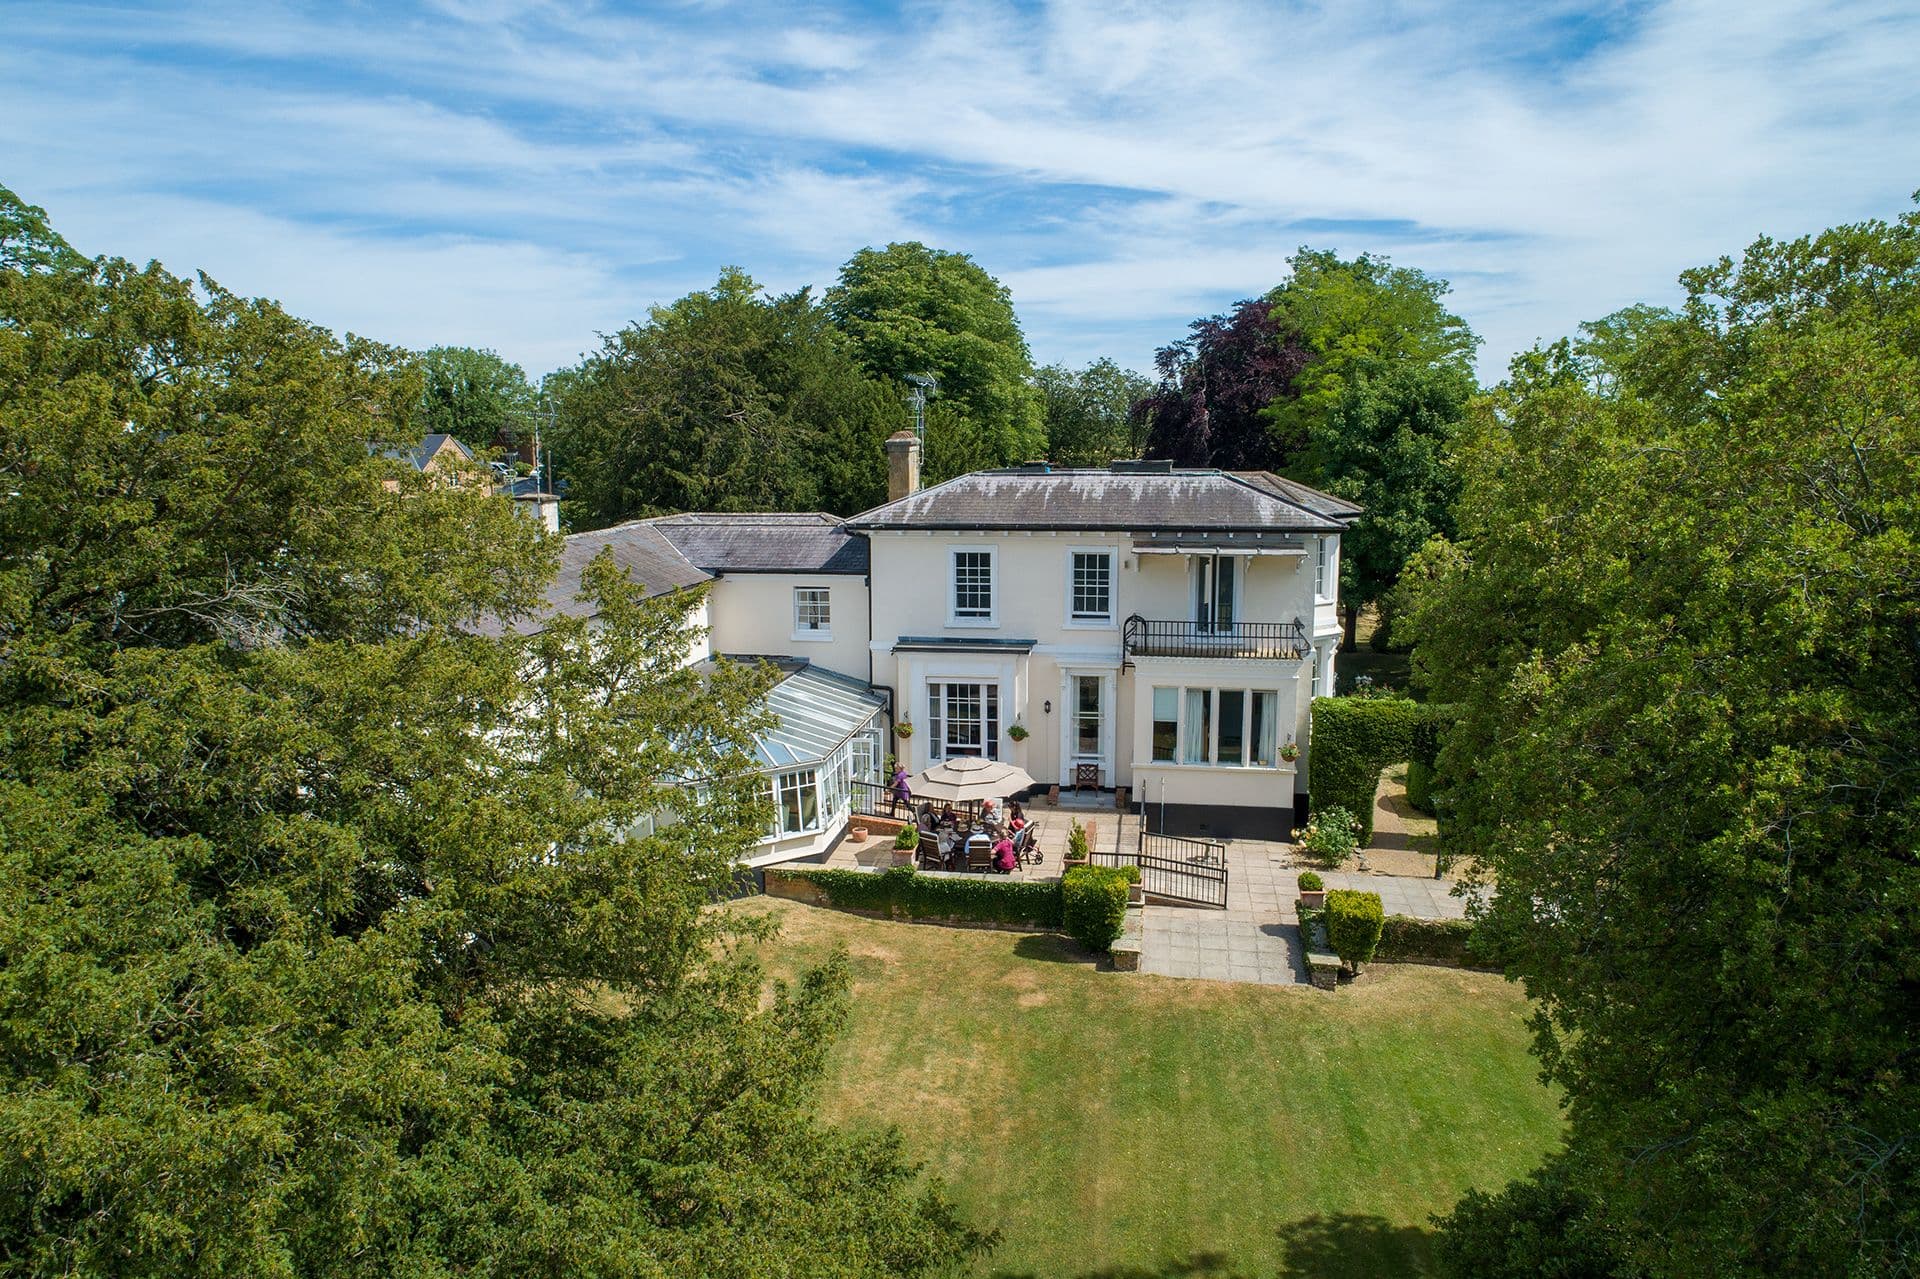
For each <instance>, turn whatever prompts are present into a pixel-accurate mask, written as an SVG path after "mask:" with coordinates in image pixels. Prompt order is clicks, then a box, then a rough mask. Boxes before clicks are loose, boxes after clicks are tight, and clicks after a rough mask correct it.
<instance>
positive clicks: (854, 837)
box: [847, 826, 867, 844]
mask: <svg viewBox="0 0 1920 1279" xmlns="http://www.w3.org/2000/svg"><path fill="white" fill-rule="evenodd" d="M847 842H848V843H852V844H864V843H866V842H867V828H866V827H865V826H855V827H853V828H852V829H851V830H849V831H848V832H847Z"/></svg>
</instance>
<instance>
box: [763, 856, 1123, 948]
mask: <svg viewBox="0 0 1920 1279" xmlns="http://www.w3.org/2000/svg"><path fill="white" fill-rule="evenodd" d="M785 873H786V874H789V875H792V876H794V877H795V878H798V879H805V880H807V881H808V882H809V883H812V884H814V885H816V886H817V887H818V888H819V889H820V891H821V892H823V893H825V894H826V896H827V900H828V901H829V902H831V903H832V904H833V905H835V906H838V907H841V908H842V909H844V910H871V911H879V912H881V913H882V914H887V915H893V916H897V917H902V918H906V919H971V920H976V921H978V922H980V923H993V924H1035V925H1038V926H1039V927H1042V928H1058V927H1060V925H1061V911H1060V901H1061V890H1060V885H1059V884H1054V883H1029V882H1027V881H1025V880H1019V879H998V878H996V879H959V878H948V877H947V876H944V875H922V874H920V873H918V872H917V871H915V870H914V869H913V867H911V866H896V867H894V868H893V869H892V870H884V871H881V872H879V873H878V874H875V873H872V872H870V871H859V870H798V869H795V870H786V871H785ZM1120 898H1121V908H1122V910H1124V909H1125V907H1126V887H1125V885H1124V882H1123V884H1122V887H1121V889H1120ZM1117 935H1118V934H1116V936H1117Z"/></svg>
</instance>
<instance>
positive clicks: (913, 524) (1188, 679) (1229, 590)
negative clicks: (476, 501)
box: [528, 432, 1359, 865]
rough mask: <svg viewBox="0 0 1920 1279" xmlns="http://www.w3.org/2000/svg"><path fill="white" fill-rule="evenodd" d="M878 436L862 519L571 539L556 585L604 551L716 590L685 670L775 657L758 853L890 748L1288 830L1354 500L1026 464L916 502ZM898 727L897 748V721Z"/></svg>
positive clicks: (1217, 820) (1298, 799) (1227, 822)
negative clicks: (766, 816)
mask: <svg viewBox="0 0 1920 1279" xmlns="http://www.w3.org/2000/svg"><path fill="white" fill-rule="evenodd" d="M887 447H888V452H889V472H890V480H889V489H890V491H891V493H892V500H890V501H888V502H887V503H886V504H885V505H884V506H880V507H877V508H875V509H874V510H871V511H868V512H866V513H865V514H863V515H860V516H857V517H855V518H853V519H851V520H845V521H842V520H839V519H837V518H835V517H833V516H830V515H822V514H764V515H733V514H695V513H689V514H684V515H671V516H664V517H661V518H658V519H652V520H636V521H632V522H630V523H627V524H621V525H617V526H615V527H613V528H609V529H601V530H597V531H595V532H591V533H578V534H573V535H571V536H569V537H568V538H567V546H566V550H565V552H564V553H563V556H562V569H561V573H560V576H559V578H558V579H557V580H556V581H555V582H554V584H553V586H552V588H551V589H550V591H549V595H548V605H549V608H550V609H552V610H555V611H571V610H574V609H577V608H579V607H580V606H579V605H578V604H577V602H575V601H574V599H573V596H574V595H575V594H576V593H577V591H578V589H579V578H580V573H581V571H582V570H583V569H584V568H585V566H586V564H587V563H588V562H589V561H591V559H592V558H593V556H594V555H595V554H596V553H598V552H599V551H600V550H601V549H602V548H603V547H610V548H612V550H613V553H614V556H615V558H616V560H617V561H618V562H619V563H621V564H622V565H623V566H624V567H626V568H627V569H628V571H629V573H630V575H631V576H632V577H633V578H634V579H635V580H637V581H640V582H642V583H644V584H646V585H647V586H648V587H649V588H650V589H653V590H655V591H661V592H664V591H673V590H680V589H685V588H687V587H689V586H693V585H695V584H698V583H710V584H711V585H710V588H709V592H708V597H707V601H706V604H705V606H704V611H703V615H702V616H701V617H700V618H699V619H698V620H699V621H700V623H701V624H703V625H704V626H705V627H706V628H707V631H708V633H707V635H706V637H705V639H704V641H702V642H698V643H694V644H691V645H690V647H689V651H688V661H690V662H700V661H706V660H710V659H711V658H712V657H714V656H717V655H724V656H728V657H734V658H764V659H767V660H770V661H773V662H775V664H776V665H778V666H779V667H780V669H781V671H782V679H781V681H780V683H779V684H778V685H777V686H776V687H775V689H774V691H773V692H772V694H770V697H769V705H770V708H771V709H773V710H774V711H775V713H776V715H777V716H778V717H779V720H780V726H779V727H778V728H777V729H776V730H774V731H773V732H772V733H769V734H768V735H766V737H765V738H764V739H763V740H761V741H760V742H759V743H758V748H759V754H760V756H761V763H762V766H763V770H764V773H765V776H766V778H767V783H766V784H767V788H768V792H769V794H770V796H771V797H772V799H773V802H774V809H775V814H776V815H775V818H774V821H773V825H772V828H771V829H770V830H769V832H768V836H767V839H766V840H765V841H764V842H763V843H762V845H761V848H760V850H759V852H757V853H756V855H755V856H754V857H753V858H752V859H751V861H752V863H753V864H756V865H758V864H765V863H770V862H776V861H785V860H791V859H797V858H802V857H810V856H814V855H817V854H819V853H821V852H823V851H825V849H826V848H827V847H829V846H830V845H831V844H832V842H833V841H834V840H836V839H837V838H838V837H839V835H840V834H841V832H842V831H843V830H844V829H845V826H846V823H847V819H848V816H849V814H850V812H851V810H852V801H853V797H854V791H855V789H856V787H855V783H865V784H868V785H872V784H875V783H879V782H881V781H883V780H884V771H885V766H886V760H887V757H888V755H889V753H897V754H898V756H899V758H900V762H902V763H904V764H905V765H906V766H907V767H908V769H909V770H912V771H918V770H919V769H921V768H924V767H926V766H927V765H929V764H931V763H934V762H936V761H938V760H941V759H948V758H952V757H955V756H961V755H980V756H986V757H988V758H994V759H1005V760H1010V761H1012V762H1013V763H1016V764H1018V765H1020V766H1021V767H1022V768H1024V769H1026V770H1027V772H1028V773H1030V774H1031V775H1032V776H1033V777H1034V778H1036V779H1037V780H1039V781H1040V782H1041V783H1042V784H1043V785H1051V784H1058V785H1059V786H1060V787H1062V788H1063V789H1068V788H1075V787H1078V788H1081V789H1082V790H1085V789H1087V788H1092V789H1096V790H1101V791H1108V792H1111V791H1114V790H1115V789H1116V788H1122V787H1124V788H1127V790H1128V791H1129V793H1130V802H1131V803H1132V804H1133V805H1136V806H1138V807H1140V808H1141V810H1142V811H1143V812H1144V813H1145V815H1146V819H1147V824H1148V826H1149V828H1151V829H1154V830H1161V831H1165V832H1167V833H1170V834H1204V835H1210V836H1213V837H1217V838H1231V837H1236V836H1239V837H1263V838H1284V837H1285V836H1286V835H1287V834H1288V833H1289V831H1290V830H1291V829H1292V827H1293V825H1294V823H1295V820H1296V818H1297V816H1299V815H1300V814H1302V813H1303V812H1304V811H1305V808H1306V805H1307V791H1308V786H1307V777H1308V768H1309V760H1310V758H1311V743H1310V742H1309V740H1308V736H1309V732H1310V728H1311V724H1310V719H1309V716H1308V705H1309V703H1310V701H1311V699H1312V698H1313V697H1314V696H1315V694H1316V693H1318V692H1321V691H1327V690H1330V689H1331V688H1332V685H1333V663H1334V652H1335V649H1336V647H1337V646H1338V643H1339V639H1340V625H1339V619H1338V611H1337V603H1338V583H1339V557H1340V535H1341V533H1342V532H1343V531H1344V530H1345V529H1346V527H1347V526H1348V525H1349V524H1351V523H1352V522H1353V520H1354V519H1355V518H1356V517H1357V516H1358V515H1359V508H1358V507H1356V506H1354V505H1353V504H1351V503H1349V502H1345V501H1342V500H1341V499H1338V498H1335V497H1331V496H1329V495H1327V494H1325V493H1320V492H1317V491H1316V490H1313V489H1310V488H1307V487H1305V486H1303V485H1299V484H1295V483H1293V482H1291V481H1289V480H1285V479H1282V478H1280V477H1278V476H1274V475H1271V474H1268V473H1266V472H1263V471H1254V472H1245V471H1221V470H1215V469H1210V468H1181V467H1175V466H1173V465H1171V464H1170V463H1165V462H1115V463H1113V464H1112V465H1111V466H1108V467H1101V468H1058V467H1053V466H1050V465H1047V464H1044V463H1036V464H1030V465H1027V466H1021V467H1014V468H1010V469H1006V470H996V471H981V472H976V473H974V474H970V475H964V476H961V477H959V478H957V479H953V480H948V481H946V482H945V483H943V484H938V485H934V486H933V487H931V488H927V489H924V490H922V489H920V488H919V486H918V474H919V443H918V441H917V440H916V439H915V438H914V436H913V435H912V433H911V432H902V433H900V434H899V435H896V436H895V437H893V438H892V439H891V440H889V441H888V445H887ZM538 624H539V623H538V622H537V621H536V622H533V623H529V624H528V625H533V626H537V625H538ZM902 724H910V725H912V730H911V733H910V735H908V736H895V735H894V734H893V733H891V732H890V731H889V730H890V729H891V728H892V727H893V726H895V725H902Z"/></svg>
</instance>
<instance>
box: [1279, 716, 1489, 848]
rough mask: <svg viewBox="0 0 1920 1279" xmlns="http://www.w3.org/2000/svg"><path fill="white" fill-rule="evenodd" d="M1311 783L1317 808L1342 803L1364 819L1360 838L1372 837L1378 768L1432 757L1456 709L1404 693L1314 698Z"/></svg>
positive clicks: (1365, 839)
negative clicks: (1384, 695) (1410, 699)
mask: <svg viewBox="0 0 1920 1279" xmlns="http://www.w3.org/2000/svg"><path fill="white" fill-rule="evenodd" d="M1312 716H1313V737H1312V739H1311V740H1312V750H1313V756H1312V759H1311V761H1310V762H1309V764H1308V782H1309V785H1310V787H1311V793H1312V796H1313V807H1314V811H1316V812H1319V811H1323V810H1324V809H1326V808H1328V807H1334V806H1338V807H1340V808H1344V809H1346V810H1347V811H1348V812H1350V813H1354V814H1357V815H1358V816H1359V818H1360V842H1361V844H1362V845H1365V844H1367V843H1370V842H1371V841H1372V839H1373V796H1374V792H1375V791H1376V790H1378V789H1379V787H1380V770H1381V769H1383V768H1385V767H1386V766H1387V765H1389V764H1397V763H1399V762H1400V761H1401V760H1412V759H1415V758H1421V757H1425V758H1426V760H1427V763H1428V764H1432V762H1433V759H1432V756H1431V754H1430V753H1429V747H1431V748H1432V749H1434V750H1437V749H1438V741H1439V734H1440V732H1441V731H1442V730H1443V729H1444V728H1445V726H1446V725H1447V724H1449V723H1451V722H1452V720H1453V718H1454V716H1453V713H1452V708H1450V707H1445V706H1429V705H1427V704H1425V703H1423V702H1412V701H1408V700H1406V699H1405V698H1401V697H1316V698H1314V699H1313V710H1312Z"/></svg>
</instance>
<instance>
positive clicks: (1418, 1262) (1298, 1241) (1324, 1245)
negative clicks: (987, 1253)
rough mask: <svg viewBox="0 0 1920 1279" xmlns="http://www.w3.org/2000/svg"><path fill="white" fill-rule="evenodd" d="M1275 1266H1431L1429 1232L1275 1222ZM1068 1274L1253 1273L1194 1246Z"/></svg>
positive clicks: (1343, 1220) (1344, 1277) (1006, 1277)
mask: <svg viewBox="0 0 1920 1279" xmlns="http://www.w3.org/2000/svg"><path fill="white" fill-rule="evenodd" d="M1276 1233H1277V1237H1278V1240H1279V1244H1280V1268H1279V1269H1278V1270H1275V1271H1270V1272H1269V1271H1262V1272H1260V1276H1261V1279H1264V1276H1266V1275H1268V1274H1271V1275H1273V1276H1275V1277H1276V1279H1280V1277H1291V1279H1388V1277H1394V1276H1407V1275H1423V1274H1428V1273H1430V1272H1431V1269H1432V1266H1431V1262H1430V1257H1431V1255H1432V1254H1431V1249H1430V1247H1429V1244H1428V1238H1429V1233H1428V1232H1427V1231H1426V1230H1423V1229H1421V1228H1420V1227H1419V1226H1396V1225H1394V1224H1393V1223H1392V1222H1390V1221H1388V1220H1386V1218H1384V1217H1372V1216H1362V1215H1360V1214H1358V1213H1340V1214H1338V1215H1336V1216H1331V1217H1318V1216H1316V1217H1306V1218H1303V1219H1302V1220H1300V1221H1295V1222H1291V1223H1289V1224H1287V1225H1284V1226H1282V1227H1280V1229H1279V1231H1278V1232H1276ZM993 1279H1037V1275H1036V1273H1035V1272H1034V1271H1030V1270H1028V1271H1013V1270H996V1271H994V1272H993ZM1074 1279H1256V1275H1255V1272H1254V1271H1251V1270H1246V1269H1243V1268H1241V1267H1239V1266H1236V1265H1234V1264H1233V1262H1232V1261H1231V1260H1230V1259H1229V1258H1228V1257H1227V1256H1226V1255H1225V1254H1224V1253H1217V1252H1196V1253H1193V1254H1191V1255H1190V1256H1187V1257H1183V1258H1177V1259H1175V1260H1171V1261H1166V1262H1162V1263H1161V1264H1160V1265H1157V1266H1105V1267H1102V1268H1100V1269H1098V1270H1085V1271H1081V1272H1080V1273H1079V1274H1078V1275H1076V1276H1075V1277H1074Z"/></svg>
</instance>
